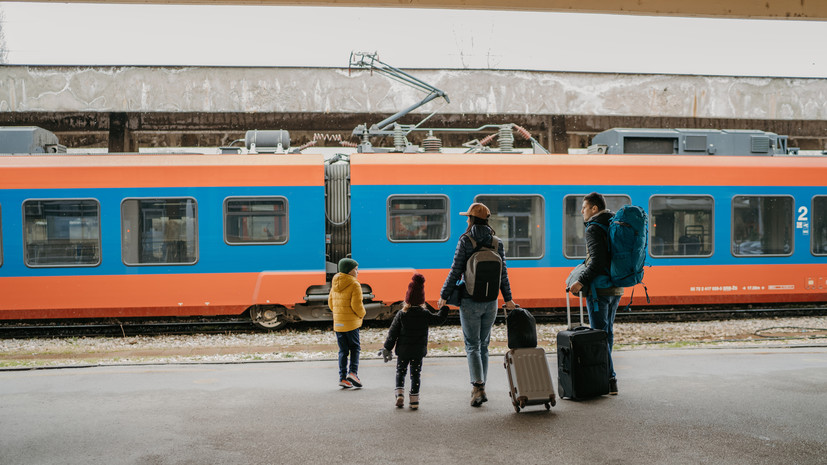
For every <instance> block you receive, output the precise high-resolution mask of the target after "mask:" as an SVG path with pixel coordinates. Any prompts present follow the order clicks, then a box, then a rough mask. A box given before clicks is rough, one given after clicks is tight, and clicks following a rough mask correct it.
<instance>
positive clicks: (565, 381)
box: [557, 290, 609, 399]
mask: <svg viewBox="0 0 827 465" xmlns="http://www.w3.org/2000/svg"><path fill="white" fill-rule="evenodd" d="M566 314H567V316H568V329H566V330H564V331H560V332H559V333H557V387H558V389H559V390H560V398H561V399H564V398H570V399H587V398H589V397H596V396H602V395H605V394H608V393H609V339H608V335H607V334H606V331H603V330H600V329H593V328H590V327H588V326H585V325H584V323H583V298H582V294H581V295H580V326H578V327H574V326H573V325H572V324H571V304H570V302H569V293H568V290H566Z"/></svg>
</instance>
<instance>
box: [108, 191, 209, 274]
mask: <svg viewBox="0 0 827 465" xmlns="http://www.w3.org/2000/svg"><path fill="white" fill-rule="evenodd" d="M196 207H197V205H196V203H195V199H191V198H180V199H127V200H124V201H123V203H121V240H122V243H123V247H122V250H121V257H122V259H123V262H124V263H125V264H127V265H162V264H163V265H170V264H172V265H192V264H194V263H195V262H196V261H197V260H198V221H197V220H198V216H197V209H196Z"/></svg>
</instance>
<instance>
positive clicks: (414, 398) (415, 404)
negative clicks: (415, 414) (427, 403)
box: [410, 394, 419, 410]
mask: <svg viewBox="0 0 827 465" xmlns="http://www.w3.org/2000/svg"><path fill="white" fill-rule="evenodd" d="M410 407H411V410H416V409H418V408H419V394H411V396H410Z"/></svg>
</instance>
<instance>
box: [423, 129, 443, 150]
mask: <svg viewBox="0 0 827 465" xmlns="http://www.w3.org/2000/svg"><path fill="white" fill-rule="evenodd" d="M422 148H423V149H424V151H425V153H440V152H442V139H440V138H439V137H436V136H434V132H433V131H430V132H428V136H427V137H426V138H425V139H423V140H422Z"/></svg>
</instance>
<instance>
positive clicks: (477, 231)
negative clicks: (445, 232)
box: [439, 224, 511, 302]
mask: <svg viewBox="0 0 827 465" xmlns="http://www.w3.org/2000/svg"><path fill="white" fill-rule="evenodd" d="M468 235H470V236H471V237H473V238H474V240H475V241H476V242H477V245H479V244H486V245H488V246H490V245H491V240H492V239H493V233H492V230H491V228H490V227H489V226H486V225H483V224H475V225H473V226H471V230H470V231H469V232H468V233H467V234H463V235H462V236H460V238H459V242H458V243H457V250H456V251H454V263H453V264H452V265H451V272H450V273H448V278H447V279H445V283H444V284H443V285H442V290H441V291H440V293H439V296H440V298H442V299H445V300H448V298H449V297H450V296H451V292H452V291H453V290H454V287H456V284H457V281H459V280H460V278H462V276H463V274H464V273H465V264H466V262H468V258H470V257H471V255H472V254H473V253H474V246H473V245H471V240H470V239H469V238H468V237H467V236H468ZM497 252H498V253H499V254H500V258H502V260H503V270H502V274H501V276H500V292H502V295H503V299H504V300H505V301H506V302H508V301H509V300H511V284H510V283H509V282H508V269H507V267H506V265H505V252H504V248H503V243H502V241H500V242H499V244H497ZM461 290H462V298H468V297H469V294H468V290H467V289H465V286H462V289H461Z"/></svg>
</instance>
